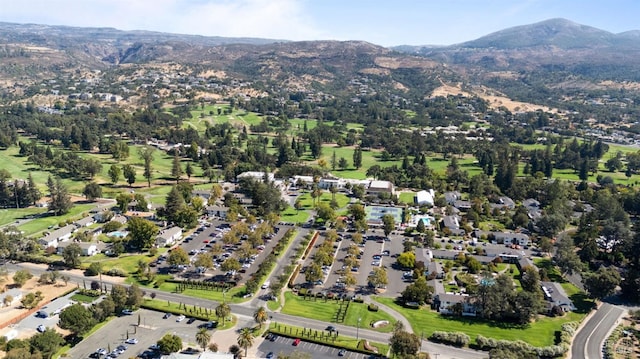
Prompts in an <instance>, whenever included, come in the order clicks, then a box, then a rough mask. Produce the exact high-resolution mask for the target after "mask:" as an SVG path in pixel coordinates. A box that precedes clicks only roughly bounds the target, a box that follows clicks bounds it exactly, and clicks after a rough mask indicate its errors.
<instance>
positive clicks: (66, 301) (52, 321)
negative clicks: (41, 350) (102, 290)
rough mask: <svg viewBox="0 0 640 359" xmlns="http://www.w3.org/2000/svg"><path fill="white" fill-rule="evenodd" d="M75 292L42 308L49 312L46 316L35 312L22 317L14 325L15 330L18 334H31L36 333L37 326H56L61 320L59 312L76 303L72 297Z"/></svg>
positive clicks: (41, 309)
mask: <svg viewBox="0 0 640 359" xmlns="http://www.w3.org/2000/svg"><path fill="white" fill-rule="evenodd" d="M73 294H75V293H69V294H67V295H66V296H64V297H60V298H57V299H55V300H54V301H52V302H51V303H49V304H47V305H45V306H44V307H42V308H40V310H39V311H42V312H45V313H47V317H46V318H42V317H38V316H36V314H35V313H34V314H33V315H31V316H28V317H26V318H24V319H22V320H21V321H20V322H18V323H17V324H16V325H15V326H14V327H13V330H15V331H17V332H18V333H16V336H19V335H22V334H23V333H28V335H29V336H31V335H33V334H35V333H36V328H38V326H40V325H42V326H44V327H45V328H54V327H56V325H57V324H58V320H59V317H58V314H60V312H61V311H62V310H63V309H64V308H66V307H68V306H70V305H72V304H74V303H75V302H74V301H72V300H71V299H70V298H71V296H72V295H73Z"/></svg>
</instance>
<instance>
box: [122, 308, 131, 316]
mask: <svg viewBox="0 0 640 359" xmlns="http://www.w3.org/2000/svg"><path fill="white" fill-rule="evenodd" d="M122 315H133V310H131V309H123V310H122Z"/></svg>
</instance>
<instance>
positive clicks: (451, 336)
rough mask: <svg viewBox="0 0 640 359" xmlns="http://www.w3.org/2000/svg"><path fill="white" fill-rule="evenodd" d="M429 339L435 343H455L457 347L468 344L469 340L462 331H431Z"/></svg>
mask: <svg viewBox="0 0 640 359" xmlns="http://www.w3.org/2000/svg"><path fill="white" fill-rule="evenodd" d="M429 339H430V340H432V341H434V342H437V343H443V344H449V345H455V346H457V347H463V346H466V345H469V342H470V341H471V338H469V336H468V335H467V334H465V333H462V332H433V334H431V336H430V337H429Z"/></svg>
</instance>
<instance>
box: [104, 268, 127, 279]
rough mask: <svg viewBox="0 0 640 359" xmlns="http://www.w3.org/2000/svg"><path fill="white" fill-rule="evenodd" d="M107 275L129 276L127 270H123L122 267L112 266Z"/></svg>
mask: <svg viewBox="0 0 640 359" xmlns="http://www.w3.org/2000/svg"><path fill="white" fill-rule="evenodd" d="M107 275H110V276H112V277H127V272H125V271H123V270H122V269H120V268H111V269H109V271H108V272H107Z"/></svg>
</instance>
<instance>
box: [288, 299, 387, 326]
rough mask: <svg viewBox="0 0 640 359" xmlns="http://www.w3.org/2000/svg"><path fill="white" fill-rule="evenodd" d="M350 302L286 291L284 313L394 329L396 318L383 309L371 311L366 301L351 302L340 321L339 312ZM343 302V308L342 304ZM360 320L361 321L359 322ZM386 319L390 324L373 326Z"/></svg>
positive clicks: (329, 321) (327, 320) (334, 321)
mask: <svg viewBox="0 0 640 359" xmlns="http://www.w3.org/2000/svg"><path fill="white" fill-rule="evenodd" d="M347 303H348V302H343V301H342V300H337V299H326V298H318V297H316V296H308V297H305V296H298V295H296V294H295V293H292V292H286V293H285V303H284V306H283V308H282V313H284V314H290V315H296V316H300V317H304V318H309V319H315V320H320V321H323V322H328V323H340V324H344V325H348V326H352V327H357V326H358V325H360V327H361V328H365V329H371V330H376V331H379V332H384V333H388V332H391V331H392V330H393V323H395V321H396V320H395V319H394V318H393V316H391V315H390V314H388V313H385V312H383V311H381V310H378V311H371V310H369V308H368V305H367V304H365V303H356V302H351V303H349V307H348V309H346V314H345V315H344V320H342V321H339V319H338V317H337V316H338V315H339V314H338V313H339V312H340V310H345V309H344V306H345V305H346V304H347ZM341 304H342V309H341V306H340V305H341ZM358 320H360V323H358ZM383 320H386V321H387V322H388V323H389V325H386V326H381V327H379V328H375V329H374V328H372V326H371V324H372V323H375V322H377V321H383Z"/></svg>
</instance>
